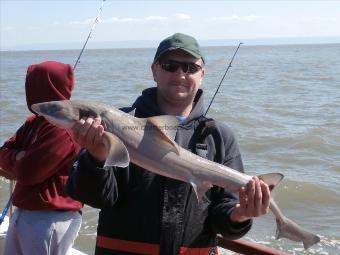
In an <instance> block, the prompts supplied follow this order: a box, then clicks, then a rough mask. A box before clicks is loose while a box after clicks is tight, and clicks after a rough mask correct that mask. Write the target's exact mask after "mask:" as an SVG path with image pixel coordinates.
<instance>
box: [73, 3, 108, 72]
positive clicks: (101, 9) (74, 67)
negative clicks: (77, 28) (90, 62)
mask: <svg viewBox="0 0 340 255" xmlns="http://www.w3.org/2000/svg"><path fill="white" fill-rule="evenodd" d="M105 1H106V0H102V4H101V6H100V8H99V10H98V15H97V17H96V18H95V20H94V22H93V24H92V27H91V30H90V32H89V34H88V36H87V38H86V40H85V43H84V46H83V48H82V49H81V51H80V54H79V56H78V58H77V60H76V63H75V64H74V66H73V70H75V69H76V67H77V65H78V63H79V62H80V58H81V56H82V55H83V52H84V50H85V47H86V45H87V42H88V41H89V39H90V38H91V34H92V32H93V31H94V29H95V27H96V25H97V23H98V22H99V18H100V15H101V13H102V11H103V6H104V2H105Z"/></svg>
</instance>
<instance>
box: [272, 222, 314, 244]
mask: <svg viewBox="0 0 340 255" xmlns="http://www.w3.org/2000/svg"><path fill="white" fill-rule="evenodd" d="M276 224H277V229H276V239H279V238H281V237H285V238H288V239H290V240H292V241H296V242H302V243H303V247H304V248H305V249H308V248H309V247H311V246H312V245H314V244H316V243H318V242H320V237H319V236H317V235H315V234H313V233H311V232H309V231H307V230H305V229H304V228H302V227H301V226H299V225H298V224H296V223H295V222H294V221H292V220H290V219H288V218H287V217H284V218H283V219H282V220H278V219H277V220H276Z"/></svg>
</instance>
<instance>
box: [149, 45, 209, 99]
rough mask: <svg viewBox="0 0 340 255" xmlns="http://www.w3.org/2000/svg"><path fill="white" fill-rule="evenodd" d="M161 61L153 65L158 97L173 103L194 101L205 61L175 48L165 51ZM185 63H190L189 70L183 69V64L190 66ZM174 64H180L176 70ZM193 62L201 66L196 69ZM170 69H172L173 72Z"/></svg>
mask: <svg viewBox="0 0 340 255" xmlns="http://www.w3.org/2000/svg"><path fill="white" fill-rule="evenodd" d="M159 62H160V63H155V64H152V66H151V69H152V73H153V78H154V80H155V82H156V83H157V91H158V97H160V99H161V100H165V101H167V102H169V103H171V104H177V103H178V104H190V103H192V101H193V100H194V98H195V95H196V92H197V90H198V89H199V88H200V86H201V83H202V79H203V76H204V67H203V61H202V60H201V59H196V58H195V57H193V56H192V55H190V54H188V53H186V52H184V51H181V50H174V51H169V52H167V53H165V55H164V56H162V58H161V60H160V61H159ZM183 63H184V64H183ZM185 63H190V64H189V70H184V71H186V72H184V71H183V70H182V66H183V68H184V69H187V68H186V67H188V65H186V64H185ZM162 64H163V67H162ZM173 64H175V67H176V64H177V66H178V65H179V67H178V68H177V69H176V70H175V71H174V65H173ZM192 64H196V65H198V66H199V67H201V68H197V66H196V68H197V71H196V68H195V67H194V66H193V65H192ZM164 67H165V69H166V67H169V68H168V70H164ZM169 69H170V70H171V69H172V72H171V71H169ZM193 71H196V72H193Z"/></svg>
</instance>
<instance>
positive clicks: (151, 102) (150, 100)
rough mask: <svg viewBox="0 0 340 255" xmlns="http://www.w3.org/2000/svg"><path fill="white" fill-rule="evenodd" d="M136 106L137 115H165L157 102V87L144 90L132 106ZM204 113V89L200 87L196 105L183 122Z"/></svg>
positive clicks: (187, 121) (195, 101) (195, 100)
mask: <svg viewBox="0 0 340 255" xmlns="http://www.w3.org/2000/svg"><path fill="white" fill-rule="evenodd" d="M132 107H133V108H135V109H136V110H135V115H136V117H151V116H157V115H164V113H162V112H161V111H160V109H159V107H158V104H157V87H152V88H147V89H145V90H143V92H142V95H141V96H140V97H138V98H137V100H136V101H135V103H134V104H133V106H132ZM203 114H204V103H203V90H201V89H199V90H198V91H197V94H196V96H195V99H194V107H193V109H192V111H191V113H190V114H189V116H188V117H187V118H186V120H185V121H184V123H183V124H185V123H189V122H191V121H192V120H194V119H197V118H199V117H200V116H202V115H203Z"/></svg>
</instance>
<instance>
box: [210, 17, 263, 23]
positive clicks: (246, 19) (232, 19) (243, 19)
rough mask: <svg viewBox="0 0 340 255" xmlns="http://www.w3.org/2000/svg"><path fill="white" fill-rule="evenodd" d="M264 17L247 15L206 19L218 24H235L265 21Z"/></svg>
mask: <svg viewBox="0 0 340 255" xmlns="http://www.w3.org/2000/svg"><path fill="white" fill-rule="evenodd" d="M264 18H265V17H264V16H258V15H246V16H239V15H231V16H222V17H212V18H208V19H206V21H208V22H217V23H235V22H238V23H240V22H254V21H258V20H262V19H264Z"/></svg>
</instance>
